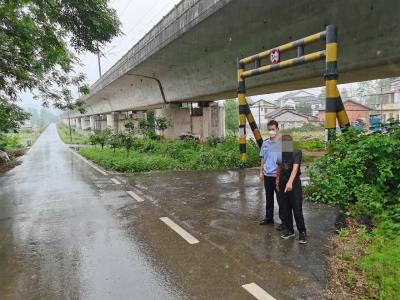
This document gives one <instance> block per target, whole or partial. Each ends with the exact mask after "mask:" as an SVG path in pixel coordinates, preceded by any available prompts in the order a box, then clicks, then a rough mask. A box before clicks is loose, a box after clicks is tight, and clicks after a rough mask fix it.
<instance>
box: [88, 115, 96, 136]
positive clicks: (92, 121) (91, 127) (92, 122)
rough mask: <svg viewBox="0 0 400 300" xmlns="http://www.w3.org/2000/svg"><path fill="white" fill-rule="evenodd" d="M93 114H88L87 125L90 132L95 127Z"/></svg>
mask: <svg viewBox="0 0 400 300" xmlns="http://www.w3.org/2000/svg"><path fill="white" fill-rule="evenodd" d="M94 118H95V115H92V116H89V126H90V129H91V131H92V132H94V129H95V119H94Z"/></svg>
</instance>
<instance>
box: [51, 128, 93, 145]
mask: <svg viewBox="0 0 400 300" xmlns="http://www.w3.org/2000/svg"><path fill="white" fill-rule="evenodd" d="M57 131H58V135H59V136H60V138H61V140H62V141H63V142H64V143H66V144H77V145H82V144H88V138H87V137H86V136H84V135H82V134H80V133H79V132H78V131H77V130H76V129H75V128H73V127H71V133H72V134H71V136H72V140H71V136H70V134H69V128H68V126H66V125H64V124H62V123H58V124H57Z"/></svg>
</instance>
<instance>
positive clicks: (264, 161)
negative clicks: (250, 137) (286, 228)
mask: <svg viewBox="0 0 400 300" xmlns="http://www.w3.org/2000/svg"><path fill="white" fill-rule="evenodd" d="M267 129H268V134H269V138H268V139H266V140H265V141H264V142H263V144H262V146H261V150H260V157H261V165H260V175H259V177H260V182H263V183H264V187H265V198H266V205H265V219H264V220H263V221H262V222H261V223H260V225H267V224H274V193H276V171H277V165H278V163H280V160H281V156H282V147H281V143H280V141H279V140H278V138H277V133H278V130H279V126H278V122H276V121H275V120H271V121H269V122H268V124H267ZM277 200H278V205H279V199H278V198H277ZM281 214H282V213H281V211H280V210H279V218H280V219H281V221H283V217H282V215H281ZM281 226H282V225H279V226H278V227H277V229H278V230H281V229H282V227H281Z"/></svg>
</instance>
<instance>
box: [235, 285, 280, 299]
mask: <svg viewBox="0 0 400 300" xmlns="http://www.w3.org/2000/svg"><path fill="white" fill-rule="evenodd" d="M242 288H244V289H245V290H246V291H248V292H249V293H250V294H252V295H253V296H254V298H256V299H258V300H275V298H274V297H272V296H271V295H270V294H268V293H267V292H266V291H265V290H263V289H262V288H261V287H260V286H258V285H257V284H255V283H254V282H253V283H248V284H244V285H242Z"/></svg>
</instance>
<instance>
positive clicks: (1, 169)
mask: <svg viewBox="0 0 400 300" xmlns="http://www.w3.org/2000/svg"><path fill="white" fill-rule="evenodd" d="M21 163H22V161H18V160H11V161H9V162H7V163H0V174H3V173H5V172H7V171H8V170H10V169H12V168H14V167H15V166H18V165H20V164H21Z"/></svg>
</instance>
